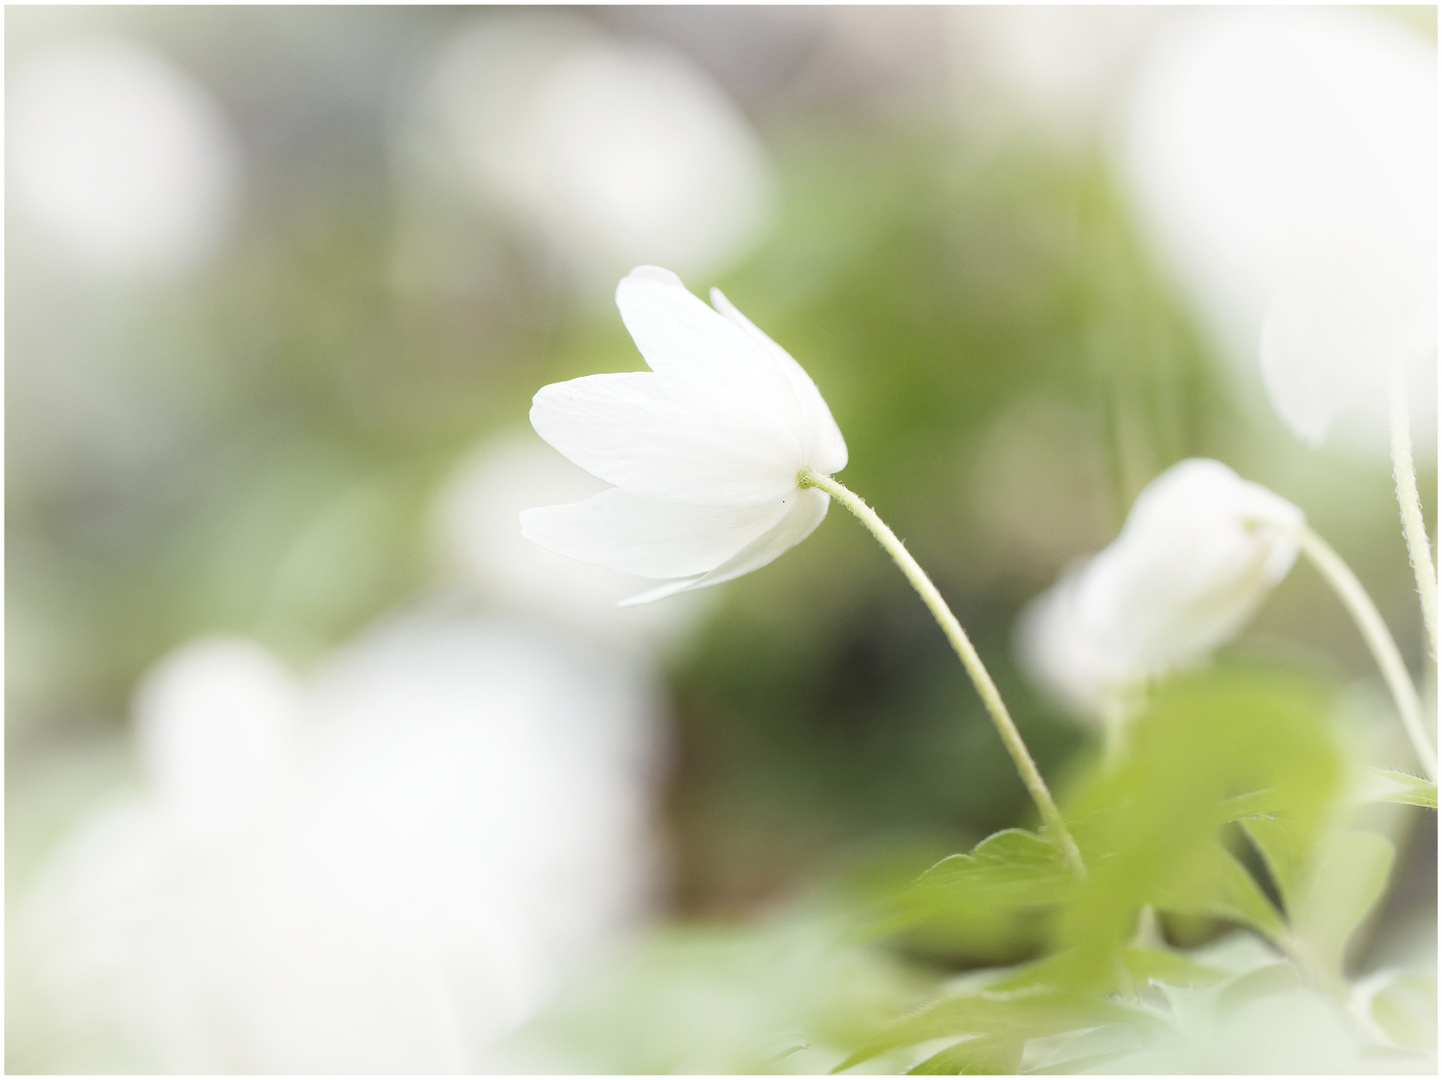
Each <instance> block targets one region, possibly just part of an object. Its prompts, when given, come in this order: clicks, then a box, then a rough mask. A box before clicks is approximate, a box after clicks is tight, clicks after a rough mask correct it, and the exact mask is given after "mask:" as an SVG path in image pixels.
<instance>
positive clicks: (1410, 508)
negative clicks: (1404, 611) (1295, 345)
mask: <svg viewBox="0 0 1442 1080" xmlns="http://www.w3.org/2000/svg"><path fill="white" fill-rule="evenodd" d="M1392 479H1393V480H1394V481H1395V482H1396V484H1397V506H1398V508H1399V509H1400V510H1401V511H1402V535H1403V536H1404V537H1405V538H1406V540H1407V557H1408V558H1409V559H1410V560H1411V561H1412V574H1413V576H1414V577H1416V579H1417V595H1418V596H1420V597H1421V598H1422V619H1423V621H1424V622H1425V623H1426V624H1427V644H1428V646H1429V648H1430V649H1431V655H1432V659H1433V660H1434V661H1435V660H1436V659H1437V570H1436V568H1435V567H1434V566H1433V565H1432V545H1431V544H1429V543H1428V542H1427V521H1426V519H1425V518H1424V517H1423V516H1422V500H1421V498H1420V497H1419V496H1418V494H1417V467H1416V466H1415V465H1414V464H1413V463H1412V426H1411V422H1410V420H1409V418H1408V416H1407V376H1406V375H1405V374H1404V373H1403V372H1402V370H1401V368H1400V367H1399V368H1398V370H1397V371H1396V372H1395V373H1394V374H1393V376H1392Z"/></svg>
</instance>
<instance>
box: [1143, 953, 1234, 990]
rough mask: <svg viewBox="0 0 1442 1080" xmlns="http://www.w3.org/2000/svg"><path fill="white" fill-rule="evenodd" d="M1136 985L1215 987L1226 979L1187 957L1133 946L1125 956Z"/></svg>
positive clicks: (1183, 954)
mask: <svg viewBox="0 0 1442 1080" xmlns="http://www.w3.org/2000/svg"><path fill="white" fill-rule="evenodd" d="M1123 958H1124V959H1125V960H1126V965H1127V970H1128V971H1129V972H1131V976H1132V980H1133V981H1134V982H1138V983H1142V984H1146V983H1165V984H1167V985H1168V986H1187V987H1203V986H1213V985H1215V984H1217V983H1219V982H1221V981H1222V980H1224V979H1226V978H1227V972H1225V971H1224V970H1222V969H1221V968H1215V967H1211V966H1209V965H1207V964H1199V963H1197V962H1196V961H1195V960H1192V959H1190V958H1189V957H1188V956H1187V955H1186V954H1185V953H1180V952H1175V951H1173V950H1171V949H1153V948H1145V947H1140V946H1134V947H1132V948H1129V949H1127V950H1126V952H1125V953H1124V954H1123Z"/></svg>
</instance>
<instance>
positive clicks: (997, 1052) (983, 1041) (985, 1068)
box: [907, 1035, 1022, 1076]
mask: <svg viewBox="0 0 1442 1080" xmlns="http://www.w3.org/2000/svg"><path fill="white" fill-rule="evenodd" d="M1021 1051H1022V1043H1021V1042H1018V1041H1017V1040H1015V1039H1012V1040H1003V1039H991V1038H987V1037H986V1036H984V1035H978V1036H976V1037H974V1038H970V1039H963V1040H962V1041H961V1042H959V1043H954V1044H952V1045H951V1046H948V1047H947V1048H946V1049H945V1050H943V1051H941V1053H939V1054H933V1055H932V1056H931V1057H929V1058H927V1059H926V1060H925V1061H923V1062H922V1063H921V1064H919V1065H917V1066H915V1067H913V1068H911V1069H909V1070H907V1072H908V1075H911V1076H1009V1075H1012V1074H1014V1073H1015V1072H1016V1070H1017V1068H1018V1066H1020V1065H1021Z"/></svg>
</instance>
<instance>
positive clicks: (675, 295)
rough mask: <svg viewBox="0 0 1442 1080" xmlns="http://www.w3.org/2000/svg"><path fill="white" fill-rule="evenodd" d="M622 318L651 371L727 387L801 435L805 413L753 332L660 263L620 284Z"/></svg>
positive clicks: (618, 297)
mask: <svg viewBox="0 0 1442 1080" xmlns="http://www.w3.org/2000/svg"><path fill="white" fill-rule="evenodd" d="M616 306H617V307H618V308H619V309H620V311H621V320H622V321H623V322H624V323H625V324H626V329H627V330H629V331H630V332H631V337H632V338H634V339H635V341H636V347H637V348H638V349H640V350H641V355H642V356H643V357H644V358H645V360H646V363H647V364H648V365H650V367H651V370H653V371H655V372H658V373H661V374H666V375H674V376H678V377H684V378H688V379H697V380H703V381H705V382H707V383H709V384H713V385H720V386H725V387H728V388H729V389H731V390H732V391H734V392H736V393H739V394H742V395H744V396H745V397H747V398H748V399H750V400H751V401H752V407H753V408H755V409H761V410H766V411H770V412H773V413H775V414H776V416H777V417H778V418H779V419H780V420H782V421H783V422H784V423H786V424H787V425H788V426H789V427H791V429H792V430H793V431H794V432H796V433H797V435H798V439H800V436H801V434H802V432H804V431H805V430H806V417H805V414H804V411H803V409H802V407H801V403H800V402H799V401H798V400H797V397H796V394H795V392H794V391H793V390H792V387H791V382H790V380H789V378H788V377H787V375H786V373H785V372H784V371H783V370H782V369H781V368H780V367H778V365H777V364H776V363H775V362H774V360H773V359H772V357H771V356H770V355H769V354H768V352H767V350H766V349H765V348H764V347H763V346H762V345H761V343H760V342H758V341H757V340H756V339H755V338H754V337H752V335H751V334H749V333H747V332H745V331H744V330H742V329H741V328H740V327H738V326H736V325H734V324H733V323H731V322H730V321H728V320H727V319H725V318H723V317H722V316H721V315H719V314H717V313H716V312H715V311H713V310H711V308H709V307H707V306H706V304H705V302H704V301H702V300H701V299H699V298H698V297H696V296H694V295H692V294H691V292H690V291H689V290H687V288H686V286H685V285H683V284H682V283H681V279H680V278H678V277H677V276H676V275H675V274H673V273H671V272H670V271H669V270H663V269H661V268H660V267H658V266H640V267H637V268H636V269H635V270H633V271H631V273H630V274H628V275H627V276H626V277H624V278H622V279H621V283H620V284H619V285H617V286H616Z"/></svg>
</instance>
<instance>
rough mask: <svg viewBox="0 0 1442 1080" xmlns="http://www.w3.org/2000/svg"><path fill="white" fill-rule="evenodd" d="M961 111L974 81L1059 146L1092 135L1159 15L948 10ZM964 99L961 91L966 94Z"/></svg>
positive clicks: (1128, 9)
mask: <svg viewBox="0 0 1442 1080" xmlns="http://www.w3.org/2000/svg"><path fill="white" fill-rule="evenodd" d="M946 12H947V18H948V26H947V29H948V31H949V37H950V39H951V48H950V53H951V61H952V64H953V66H954V67H955V68H956V71H955V73H954V76H953V78H954V81H956V82H958V83H960V84H961V89H962V90H963V93H964V98H965V99H966V100H965V102H964V103H965V105H967V106H969V107H972V108H974V107H975V102H974V101H973V100H972V99H973V98H974V97H975V95H976V93H977V92H978V91H979V90H980V89H981V88H980V87H972V86H969V85H967V84H968V83H969V82H970V81H971V80H974V79H975V78H976V77H977V76H978V75H980V76H982V77H984V78H986V79H987V80H988V82H990V83H993V84H995V86H997V87H999V88H1000V89H1002V90H1004V91H1005V92H1006V93H1007V95H1008V97H1009V98H1010V99H1011V101H1009V102H1008V103H1007V104H1012V103H1015V104H1017V105H1020V106H1021V108H1022V109H1023V110H1024V111H1025V112H1026V113H1027V114H1028V115H1029V116H1030V117H1031V118H1034V119H1036V120H1039V121H1040V122H1041V123H1042V125H1043V128H1044V130H1045V131H1046V132H1048V133H1049V134H1051V135H1052V136H1054V137H1055V138H1057V139H1058V140H1060V141H1063V142H1065V141H1069V140H1074V139H1076V138H1077V137H1078V136H1088V135H1091V134H1092V133H1093V131H1094V129H1095V126H1096V121H1097V118H1098V116H1099V115H1100V114H1101V113H1102V111H1103V107H1104V106H1105V105H1106V104H1108V103H1109V102H1110V101H1111V99H1113V98H1114V97H1115V96H1116V95H1117V93H1118V92H1119V91H1120V89H1121V88H1122V85H1123V84H1124V82H1125V79H1126V76H1127V74H1128V73H1129V71H1130V68H1131V67H1132V66H1133V65H1134V62H1135V59H1136V55H1137V53H1138V52H1139V51H1140V50H1141V48H1142V45H1143V42H1144V41H1145V40H1146V37H1147V35H1148V33H1149V32H1150V31H1151V30H1152V28H1153V26H1154V25H1155V23H1156V21H1157V16H1158V9H1156V8H1152V7H1141V6H1131V5H1115V6H1112V5H1104V6H1098V5H1087V4H1076V5H1046V4H1042V5H1035V4H1015V5H960V6H956V7H949V8H947V9H946ZM968 90H969V91H970V93H966V91H968Z"/></svg>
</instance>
